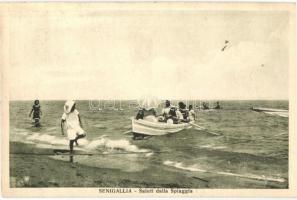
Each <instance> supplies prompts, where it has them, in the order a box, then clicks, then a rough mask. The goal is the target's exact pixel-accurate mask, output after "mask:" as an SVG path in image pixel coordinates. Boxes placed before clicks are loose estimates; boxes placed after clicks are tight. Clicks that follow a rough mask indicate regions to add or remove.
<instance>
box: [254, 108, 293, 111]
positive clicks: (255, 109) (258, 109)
mask: <svg viewBox="0 0 297 200" xmlns="http://www.w3.org/2000/svg"><path fill="white" fill-rule="evenodd" d="M252 110H254V111H257V112H288V110H284V109H275V108H262V107H252Z"/></svg>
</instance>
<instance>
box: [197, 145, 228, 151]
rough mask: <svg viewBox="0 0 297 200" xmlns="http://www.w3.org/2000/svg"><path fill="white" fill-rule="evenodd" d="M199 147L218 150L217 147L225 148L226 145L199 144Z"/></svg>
mask: <svg viewBox="0 0 297 200" xmlns="http://www.w3.org/2000/svg"><path fill="white" fill-rule="evenodd" d="M201 148H204V149H213V150H218V149H226V148H227V147H225V146H214V145H204V146H201Z"/></svg>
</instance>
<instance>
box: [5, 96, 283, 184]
mask: <svg viewBox="0 0 297 200" xmlns="http://www.w3.org/2000/svg"><path fill="white" fill-rule="evenodd" d="M40 103H41V109H42V112H43V115H42V120H41V124H42V127H40V128H35V127H33V126H32V122H31V120H30V119H29V117H28V115H29V112H30V109H31V108H32V104H33V102H29V101H12V102H10V141H15V142H22V143H28V144H31V145H34V146H35V147H36V149H39V148H52V149H68V141H67V138H66V137H65V136H62V135H61V128H60V121H61V116H62V114H63V104H64V101H41V102H40ZM174 103H176V102H174ZM187 103H188V104H195V102H194V101H187ZM220 103H221V106H222V107H223V109H222V110H212V111H199V110H196V114H197V117H198V119H197V121H196V123H197V124H199V125H200V126H203V127H205V128H206V129H207V131H204V130H199V129H195V128H191V129H187V130H183V131H180V132H178V133H174V134H169V135H164V136H155V137H150V138H147V139H144V140H133V138H132V135H131V134H130V133H129V131H131V120H130V118H131V117H132V116H135V115H136V110H137V104H136V102H135V101H121V103H120V102H119V101H116V102H113V101H102V102H101V104H100V105H99V104H98V102H96V101H93V102H92V104H90V101H77V110H78V111H79V112H80V115H81V117H82V122H83V125H84V130H85V131H86V132H87V137H86V139H82V140H79V143H80V145H79V147H75V150H80V152H87V153H92V154H94V155H98V156H92V157H89V156H84V155H80V156H79V155H78V156H75V157H74V160H75V162H78V163H79V164H81V165H86V166H92V167H98V168H111V169H118V170H121V171H124V172H131V173H133V172H141V171H145V170H147V169H148V168H150V167H152V166H154V167H156V166H157V167H158V168H160V169H163V170H165V171H166V170H174V171H176V172H178V173H180V174H184V175H185V176H195V175H197V174H199V175H201V174H202V175H203V177H206V178H211V177H216V178H217V177H221V180H222V181H221V182H220V184H219V185H214V186H213V188H225V187H228V188H230V187H231V188H237V181H235V180H237V179H243V180H246V181H247V182H248V181H260V182H261V181H263V182H265V183H269V182H273V183H274V186H273V187H276V188H284V187H287V185H288V118H286V117H281V116H277V115H269V114H266V113H259V112H254V111H252V110H250V108H251V107H252V106H261V107H269V108H280V109H288V101H221V102H220ZM104 104H105V106H104ZM114 104H115V105H114ZM196 104H197V105H199V103H197V102H196ZM96 106H100V107H101V108H104V107H105V108H104V109H103V110H101V111H99V110H98V109H96V108H95V107H96ZM113 106H115V107H116V108H121V109H122V110H114V109H112V107H113ZM161 106H162V105H161ZM161 106H160V107H161ZM160 109H161V108H159V109H158V111H159V112H160ZM213 133H217V134H213ZM12 148H13V147H12ZM20 153H21V152H20ZM102 155H104V156H102ZM49 159H57V160H61V161H68V158H67V157H62V156H54V155H52V156H51V155H49ZM154 173H158V172H154ZM154 175H155V176H158V177H161V178H162V176H166V174H163V173H161V174H154ZM176 181H177V182H178V180H176ZM224 181H225V182H228V184H227V185H228V186H225V185H224ZM233 182H234V184H232V183H233ZM268 185H269V184H268ZM246 187H247V188H254V187H256V188H258V187H259V184H258V185H253V184H250V183H249V184H248V183H247V184H246ZM267 187H269V186H267V184H263V186H262V187H260V188H267Z"/></svg>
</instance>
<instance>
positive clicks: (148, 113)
mask: <svg viewBox="0 0 297 200" xmlns="http://www.w3.org/2000/svg"><path fill="white" fill-rule="evenodd" d="M136 119H137V120H138V119H144V120H147V121H152V122H164V123H170V124H179V123H188V122H191V121H195V119H196V114H195V111H194V110H193V106H192V105H189V107H188V108H187V106H186V104H185V103H184V102H182V101H180V102H178V107H176V106H173V105H172V104H171V102H170V101H169V100H166V101H165V106H164V108H163V109H162V112H161V114H160V115H157V112H156V110H155V108H150V109H145V108H140V109H139V111H138V113H137V115H136Z"/></svg>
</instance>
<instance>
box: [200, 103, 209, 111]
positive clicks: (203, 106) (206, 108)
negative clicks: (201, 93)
mask: <svg viewBox="0 0 297 200" xmlns="http://www.w3.org/2000/svg"><path fill="white" fill-rule="evenodd" d="M202 108H203V110H208V109H209V107H208V105H207V104H206V103H205V102H203V103H202Z"/></svg>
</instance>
